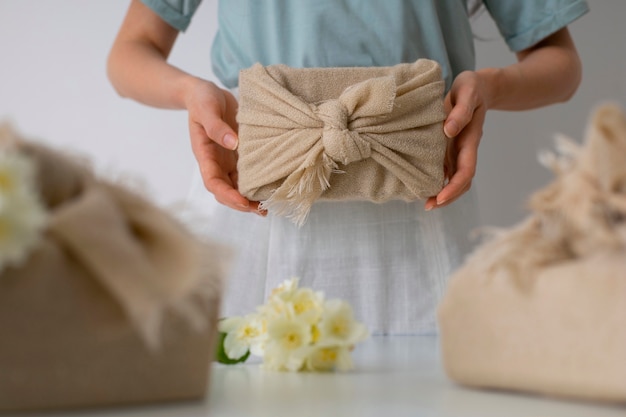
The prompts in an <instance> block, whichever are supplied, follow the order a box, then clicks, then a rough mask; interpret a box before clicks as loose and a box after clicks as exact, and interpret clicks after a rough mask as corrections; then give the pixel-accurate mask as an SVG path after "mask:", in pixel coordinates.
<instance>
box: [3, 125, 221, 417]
mask: <svg viewBox="0 0 626 417" xmlns="http://www.w3.org/2000/svg"><path fill="white" fill-rule="evenodd" d="M0 145H1V146H3V147H10V148H13V149H16V150H17V151H19V152H22V153H24V154H26V155H28V156H30V157H31V158H32V159H33V160H34V162H35V164H36V167H37V169H38V174H37V177H38V185H39V188H40V191H41V192H40V194H41V196H42V200H43V201H44V203H45V205H46V207H47V210H48V212H49V220H48V224H47V226H46V229H45V231H44V234H43V236H42V238H41V242H40V243H39V245H38V246H37V248H36V249H35V250H34V252H33V253H32V254H31V255H30V256H29V257H28V259H27V260H26V262H25V263H24V264H23V265H21V266H19V267H12V268H7V269H6V270H4V271H3V272H2V273H1V274H0V335H1V337H2V343H0V369H1V370H2V372H0V410H25V409H40V408H58V407H78V406H97V405H113V404H120V403H130V402H148V401H165V400H174V399H185V398H199V397H202V396H204V395H205V393H206V388H207V378H208V375H207V374H208V369H209V368H208V367H209V361H210V359H211V358H212V354H213V350H214V349H213V348H214V346H213V345H214V344H215V341H216V339H215V334H216V320H217V316H218V308H219V303H220V298H221V290H222V276H223V275H224V273H225V270H224V269H225V268H224V266H225V265H224V264H223V260H221V258H222V257H223V255H224V250H223V249H221V247H219V246H216V245H213V244H209V243H206V242H203V241H200V240H199V239H197V238H196V237H194V236H193V235H191V234H190V233H189V232H187V231H186V230H185V229H184V228H183V227H182V226H181V225H179V223H178V222H176V221H175V220H173V217H172V216H170V215H169V214H168V213H166V212H164V211H163V210H161V209H159V208H157V207H156V206H154V205H153V204H151V203H150V202H148V201H147V200H145V199H144V198H142V197H140V196H138V195H137V194H136V193H134V192H132V191H130V190H129V189H126V188H125V187H123V186H121V185H116V184H113V183H110V182H106V181H103V180H100V179H98V178H96V177H95V176H94V175H93V174H92V173H91V172H90V169H89V168H87V167H86V166H85V165H84V164H82V163H78V162H76V160H75V159H74V158H70V157H66V156H63V155H60V154H58V153H56V152H54V151H52V150H50V149H47V148H45V147H43V146H40V145H36V144H33V143H29V142H25V141H22V140H20V139H18V138H17V137H15V135H13V134H12V133H11V132H9V131H8V130H6V129H4V131H3V132H1V133H0Z"/></svg>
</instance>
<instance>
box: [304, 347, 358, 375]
mask: <svg viewBox="0 0 626 417" xmlns="http://www.w3.org/2000/svg"><path fill="white" fill-rule="evenodd" d="M352 368H353V365H352V358H351V357H350V348H349V347H347V346H320V347H317V348H313V349H311V351H310V352H309V355H308V357H307V358H306V369H307V370H308V371H322V372H327V371H332V370H335V369H336V370H338V371H347V370H349V369H352Z"/></svg>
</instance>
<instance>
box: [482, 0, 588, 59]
mask: <svg viewBox="0 0 626 417" xmlns="http://www.w3.org/2000/svg"><path fill="white" fill-rule="evenodd" d="M484 3H485V7H486V8H487V10H488V11H489V14H490V15H491V16H492V17H493V19H494V21H495V23H496V25H497V26H498V29H499V30H500V33H501V34H502V36H503V37H504V40H505V41H506V43H507V45H508V46H509V48H510V49H511V50H512V51H514V52H519V51H521V50H524V49H526V48H529V47H531V46H533V45H535V44H536V43H538V42H540V41H541V40H543V39H545V38H546V37H548V36H550V35H551V34H553V33H554V32H556V31H558V30H559V29H562V28H564V27H565V26H567V25H568V24H570V23H572V22H573V21H574V20H576V19H578V18H579V17H581V16H582V15H584V14H585V13H587V12H588V11H589V6H588V5H587V3H586V1H585V0H484Z"/></svg>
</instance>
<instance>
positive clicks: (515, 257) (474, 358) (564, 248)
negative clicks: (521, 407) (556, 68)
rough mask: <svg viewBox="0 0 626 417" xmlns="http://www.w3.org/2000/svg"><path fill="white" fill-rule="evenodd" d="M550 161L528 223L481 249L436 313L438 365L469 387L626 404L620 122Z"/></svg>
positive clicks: (595, 128) (605, 124)
mask: <svg viewBox="0 0 626 417" xmlns="http://www.w3.org/2000/svg"><path fill="white" fill-rule="evenodd" d="M561 150H562V152H564V153H565V154H564V156H562V157H560V158H554V157H552V158H547V159H546V160H547V161H549V162H550V164H551V165H552V167H553V169H554V170H555V171H556V173H557V175H558V176H557V179H556V180H555V181H554V182H553V183H552V184H550V185H548V186H547V187H545V188H544V189H542V190H539V191H538V192H537V193H535V194H534V195H533V197H532V198H531V202H530V204H531V207H532V209H533V214H532V215H531V216H530V217H529V218H528V219H527V220H526V221H525V222H523V223H522V224H520V225H519V226H517V227H515V228H513V229H511V230H505V231H502V232H500V233H499V234H498V235H497V236H496V237H495V238H493V239H492V240H491V241H489V242H487V243H486V244H484V246H482V247H480V248H479V249H478V250H477V251H476V252H475V253H474V254H473V255H472V256H471V257H470V258H469V259H468V261H467V262H466V263H465V264H464V265H463V266H462V267H461V268H460V269H459V270H458V271H457V272H456V273H455V274H454V275H453V276H452V279H451V281H450V285H449V289H448V291H447V293H446V295H445V297H444V299H443V302H442V304H441V306H440V308H439V323H440V329H441V344H442V352H443V360H444V364H445V368H446V371H447V373H448V375H449V376H450V377H451V378H453V379H454V380H456V381H458V382H460V383H463V384H467V385H470V386H477V387H490V388H501V389H515V390H522V391H529V392H535V393H541V394H548V395H558V396H566V397H574V398H581V399H591V400H604V401H620V402H626V360H624V358H625V357H626V356H625V353H626V297H625V295H626V117H625V116H624V114H623V112H622V110H621V109H620V108H619V107H617V106H614V105H605V106H603V107H601V108H599V109H598V110H597V111H596V113H595V114H594V116H593V118H592V120H591V123H590V128H589V132H588V136H587V143H586V145H585V147H584V148H579V147H578V146H577V145H574V144H573V143H571V142H567V141H563V142H562V143H561Z"/></svg>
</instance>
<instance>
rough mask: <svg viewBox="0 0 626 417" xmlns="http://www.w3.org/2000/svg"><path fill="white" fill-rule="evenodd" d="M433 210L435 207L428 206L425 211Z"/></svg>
mask: <svg viewBox="0 0 626 417" xmlns="http://www.w3.org/2000/svg"><path fill="white" fill-rule="evenodd" d="M432 209H433V206H426V207H424V210H426V211H431V210H432Z"/></svg>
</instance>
